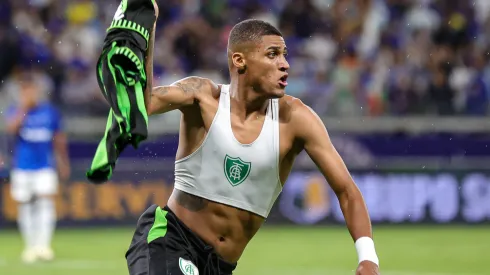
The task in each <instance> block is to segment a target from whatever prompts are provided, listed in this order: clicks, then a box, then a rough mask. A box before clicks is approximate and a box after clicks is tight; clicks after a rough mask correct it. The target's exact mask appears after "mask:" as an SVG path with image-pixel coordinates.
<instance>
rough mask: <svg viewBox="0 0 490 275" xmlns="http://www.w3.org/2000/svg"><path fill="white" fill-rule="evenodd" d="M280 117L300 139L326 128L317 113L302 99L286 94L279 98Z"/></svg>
mask: <svg viewBox="0 0 490 275" xmlns="http://www.w3.org/2000/svg"><path fill="white" fill-rule="evenodd" d="M279 117H280V120H281V123H286V124H287V126H288V129H290V131H292V132H294V136H296V137H297V138H300V139H305V138H306V137H307V136H309V135H312V134H313V135H314V134H315V133H317V132H318V131H324V130H325V126H324V124H323V121H322V120H321V118H320V117H319V116H318V115H317V113H316V112H315V111H314V110H313V109H312V108H311V107H310V106H308V105H306V104H305V103H303V101H301V99H299V98H296V97H293V96H289V95H286V96H284V97H283V98H281V99H280V100H279Z"/></svg>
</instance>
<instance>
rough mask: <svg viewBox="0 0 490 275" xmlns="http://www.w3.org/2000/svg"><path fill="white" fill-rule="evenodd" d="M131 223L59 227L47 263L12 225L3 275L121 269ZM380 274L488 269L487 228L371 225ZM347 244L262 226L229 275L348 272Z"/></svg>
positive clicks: (0, 243)
mask: <svg viewBox="0 0 490 275" xmlns="http://www.w3.org/2000/svg"><path fill="white" fill-rule="evenodd" d="M132 230H133V229H132V228H127V227H125V228H117V229H116V228H104V229H101V228H98V229H84V230H82V229H76V230H75V229H64V230H58V231H57V232H56V235H55V238H54V249H55V251H56V254H57V258H56V260H55V261H53V262H51V263H36V264H34V265H30V266H26V265H23V264H22V263H21V262H20V260H19V255H20V252H21V249H22V244H21V242H20V237H19V234H18V233H17V231H15V230H0V274H2V275H4V274H5V275H86V274H90V275H122V274H128V273H127V269H126V265H125V264H126V263H125V260H124V253H125V251H126V248H127V246H128V244H129V241H130V239H131V236H132ZM374 230H375V239H376V245H377V250H378V255H379V257H380V261H381V271H382V272H381V274H385V275H412V274H413V275H462V274H468V275H469V274H475V275H476V274H490V270H489V269H488V264H489V263H490V254H489V253H488V249H489V248H490V228H488V227H483V226H478V227H469V226H467V227H455V226H447V227H422V226H407V227H401V226H396V227H388V226H383V227H375V229H374ZM356 259H357V256H356V253H355V249H354V245H353V243H352V241H351V239H350V236H349V235H348V232H347V230H346V229H345V228H343V227H333V228H329V227H309V228H307V227H301V228H299V227H298V228H294V227H270V226H269V227H264V228H263V229H262V230H260V231H259V233H258V234H257V236H256V237H255V238H254V239H253V240H252V242H251V243H250V244H249V246H248V248H247V250H246V251H245V253H244V255H243V257H242V259H241V260H240V262H239V263H238V267H237V269H236V272H235V273H234V274H236V275H266V274H267V275H270V274H278V275H323V274H338V275H342V274H354V269H355V267H356V264H357V263H356Z"/></svg>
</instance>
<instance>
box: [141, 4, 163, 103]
mask: <svg viewBox="0 0 490 275" xmlns="http://www.w3.org/2000/svg"><path fill="white" fill-rule="evenodd" d="M153 8H154V9H155V16H156V19H155V23H154V24H153V28H152V29H151V33H150V39H149V40H148V50H147V51H148V52H147V53H146V59H145V72H146V89H145V92H144V95H145V107H146V110H148V107H149V106H150V101H151V90H152V89H153V49H154V48H155V29H156V26H157V23H156V20H157V19H158V16H159V13H160V10H159V9H158V4H157V3H156V1H153ZM147 112H148V111H147Z"/></svg>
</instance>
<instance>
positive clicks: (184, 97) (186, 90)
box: [148, 76, 218, 115]
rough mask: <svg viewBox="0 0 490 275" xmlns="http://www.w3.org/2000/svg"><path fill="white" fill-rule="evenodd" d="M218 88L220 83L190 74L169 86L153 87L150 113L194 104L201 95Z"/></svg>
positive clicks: (163, 111) (154, 113) (158, 112)
mask: <svg viewBox="0 0 490 275" xmlns="http://www.w3.org/2000/svg"><path fill="white" fill-rule="evenodd" d="M217 90H218V85H216V84H215V83H214V82H213V81H211V80H209V79H207V78H201V77H196V76H190V77H187V78H184V79H181V80H179V81H177V82H175V83H173V84H171V85H169V86H161V87H155V88H153V90H152V92H151V101H150V107H149V108H148V114H149V115H156V114H162V113H165V112H169V111H172V110H177V109H179V110H182V108H184V107H187V106H191V105H194V104H195V103H196V102H198V101H199V98H200V96H202V95H205V94H211V93H212V92H213V91H217Z"/></svg>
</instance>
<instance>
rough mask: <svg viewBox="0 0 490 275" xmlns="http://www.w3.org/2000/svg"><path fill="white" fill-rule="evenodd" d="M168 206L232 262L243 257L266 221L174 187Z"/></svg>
mask: <svg viewBox="0 0 490 275" xmlns="http://www.w3.org/2000/svg"><path fill="white" fill-rule="evenodd" d="M168 207H169V208H170V209H171V210H172V211H173V212H174V213H175V215H176V216H177V217H178V218H179V219H180V220H181V221H182V222H183V223H184V224H185V225H186V226H187V227H188V228H189V229H190V230H192V231H193V232H194V233H195V234H196V235H197V236H199V237H200V238H201V239H202V240H203V241H204V242H206V243H207V244H209V245H211V246H212V247H213V248H214V250H215V251H216V253H217V254H218V255H220V256H221V258H223V260H225V261H227V262H229V263H236V262H237V261H238V259H240V257H241V255H242V253H243V251H244V250H245V247H246V246H247V244H248V242H249V241H250V240H251V239H252V238H253V236H254V235H255V233H257V231H258V230H259V228H260V227H261V226H262V224H263V222H264V220H265V219H264V218H263V217H261V216H258V215H256V214H254V213H251V212H248V211H245V210H241V209H237V208H235V207H232V206H228V205H224V204H221V203H216V202H213V201H209V200H207V199H204V198H200V197H197V196H194V195H191V194H188V193H185V192H183V191H180V190H177V189H174V190H173V192H172V195H171V196H170V198H169V201H168Z"/></svg>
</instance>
